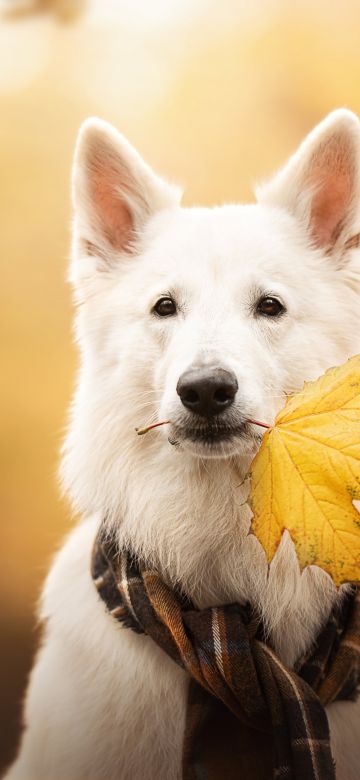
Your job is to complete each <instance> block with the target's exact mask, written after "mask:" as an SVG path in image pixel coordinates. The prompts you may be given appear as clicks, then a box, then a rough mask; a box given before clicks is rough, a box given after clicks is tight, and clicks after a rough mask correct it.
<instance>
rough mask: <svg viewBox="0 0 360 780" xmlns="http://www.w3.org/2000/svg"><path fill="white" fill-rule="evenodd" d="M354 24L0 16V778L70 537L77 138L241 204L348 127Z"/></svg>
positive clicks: (199, 10)
mask: <svg viewBox="0 0 360 780" xmlns="http://www.w3.org/2000/svg"><path fill="white" fill-rule="evenodd" d="M359 26H360V4H359V2H358V0H334V2H332V3H329V2H327V0H253V2H251V3H250V2H248V0H225V2H223V3H219V2H218V0H151V2H148V0H24V1H22V0H2V2H1V0H0V247H1V249H0V257H1V313H0V317H1V339H2V374H1V396H2V397H1V405H0V415H1V429H2V437H1V564H0V602H1V663H0V670H1V680H0V690H1V723H0V741H1V751H0V752H1V755H0V766H1V765H4V764H5V763H6V762H7V761H8V760H9V759H10V758H11V756H12V755H13V753H14V750H15V746H16V741H17V739H18V733H19V713H20V702H21V697H22V695H23V691H24V687H25V681H26V676H27V674H28V670H29V668H30V664H31V657H32V654H33V652H34V648H35V646H36V630H35V620H34V617H33V616H34V611H35V604H36V600H37V598H38V594H39V591H40V585H41V582H42V581H43V578H44V574H45V572H46V570H47V567H48V563H49V560H50V559H51V555H52V554H53V552H54V551H55V550H56V548H57V546H58V544H59V543H60V541H61V539H62V537H63V536H64V534H65V533H66V532H67V531H68V530H69V529H70V527H71V523H72V522H73V520H72V519H71V514H70V510H69V507H67V506H66V504H65V502H62V501H61V500H60V498H59V491H58V487H57V481H56V469H57V461H58V450H59V444H60V441H61V438H62V434H63V430H64V426H65V421H66V409H67V406H68V403H69V399H70V396H71V391H72V386H73V377H74V368H75V365H76V355H75V351H74V349H73V346H72V339H71V302H70V290H69V289H68V288H67V286H66V284H65V281H64V279H65V274H66V265H67V260H68V254H69V243H70V224H71V207H70V196H69V193H70V186H69V181H70V168H71V159H72V151H73V146H74V141H75V137H76V132H77V129H78V126H79V124H80V123H81V121H82V120H83V119H84V118H85V117H87V116H88V115H93V114H96V115H99V116H102V117H104V118H105V119H107V120H109V121H110V122H113V123H114V124H115V125H116V126H117V127H118V128H119V129H120V130H121V131H122V132H123V133H125V134H126V135H127V136H128V138H129V139H130V140H131V142H132V143H133V144H134V145H136V146H137V147H138V148H139V150H140V151H141V153H142V154H143V155H144V157H145V158H146V159H147V160H148V162H150V164H151V165H153V166H154V167H155V169H157V170H158V171H159V172H160V173H163V174H165V175H167V176H168V177H170V179H173V180H175V181H177V182H179V183H182V184H184V185H185V186H186V194H185V201H186V203H187V204H192V203H194V204H196V203H204V204H214V203H219V202H224V201H234V200H244V199H248V198H249V197H251V189H252V184H253V183H254V182H255V181H256V180H257V179H259V178H260V177H262V176H264V175H265V176H267V175H268V174H269V173H270V172H271V171H272V170H273V169H274V168H276V167H277V166H279V165H280V164H281V163H282V162H283V161H284V160H285V159H286V157H287V156H288V154H289V153H290V152H291V151H293V149H294V148H295V147H296V145H297V144H298V142H299V141H300V140H301V139H302V137H303V136H304V135H305V134H306V133H307V132H308V130H309V129H310V128H311V127H312V126H313V125H314V124H315V123H316V122H317V121H319V120H320V119H321V118H322V116H323V115H324V114H326V113H327V112H328V111H329V110H331V109H332V108H335V107H337V106H347V107H349V108H352V109H353V110H354V111H357V112H360V47H359Z"/></svg>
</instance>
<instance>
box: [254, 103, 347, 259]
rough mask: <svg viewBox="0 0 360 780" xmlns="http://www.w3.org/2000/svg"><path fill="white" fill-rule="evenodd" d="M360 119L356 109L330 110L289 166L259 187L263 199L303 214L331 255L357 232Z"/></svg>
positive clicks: (312, 237)
mask: <svg viewBox="0 0 360 780" xmlns="http://www.w3.org/2000/svg"><path fill="white" fill-rule="evenodd" d="M359 162H360V121H359V119H358V117H357V116H356V115H355V114H353V113H352V112H351V111H347V110H346V109H338V110H337V111H333V112H332V113H331V114H329V115H328V116H327V117H326V119H324V120H323V121H322V122H321V123H320V124H319V125H317V127H315V129H314V130H313V131H312V132H311V133H310V134H309V135H308V136H307V138H305V141H303V143H302V144H301V146H300V148H299V149H298V151H297V152H296V153H295V154H294V155H293V157H291V158H290V160H289V162H288V163H287V165H286V166H285V167H284V168H283V169H282V170H280V172H279V173H278V174H276V175H275V177H274V178H273V179H272V180H270V181H269V182H267V183H265V184H264V185H262V186H261V187H259V189H258V191H257V197H258V201H259V203H264V204H267V205H271V206H279V207H281V208H284V209H286V210H287V211H290V212H291V213H292V214H294V215H295V216H296V217H298V218H299V219H300V220H301V222H302V224H303V225H304V227H305V229H306V230H307V232H308V235H309V237H310V240H311V243H312V244H313V245H314V246H315V247H316V248H318V249H320V250H322V251H323V252H325V253H327V254H334V255H337V254H338V253H339V252H342V251H343V249H344V247H345V244H346V242H347V241H348V240H349V239H350V238H351V237H352V236H353V234H354V232H356V225H355V219H356V216H357V214H356V210H357V208H358V203H359V196H360V187H359V177H360V172H359Z"/></svg>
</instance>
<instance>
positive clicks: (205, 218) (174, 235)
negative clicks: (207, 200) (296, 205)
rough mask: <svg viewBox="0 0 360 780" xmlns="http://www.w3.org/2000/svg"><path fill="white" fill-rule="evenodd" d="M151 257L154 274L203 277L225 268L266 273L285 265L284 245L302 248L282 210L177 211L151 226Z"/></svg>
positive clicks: (224, 208)
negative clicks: (170, 272) (173, 272)
mask: <svg viewBox="0 0 360 780" xmlns="http://www.w3.org/2000/svg"><path fill="white" fill-rule="evenodd" d="M149 238H150V244H151V246H152V250H151V251H150V254H153V255H154V256H156V262H157V267H158V270H159V271H161V270H164V272H166V271H169V270H170V268H171V269H172V270H178V271H181V272H182V273H184V274H185V273H187V272H188V271H190V272H191V274H192V276H194V274H196V273H197V272H198V273H199V274H203V273H204V272H205V273H206V272H209V271H211V269H213V270H214V271H216V270H218V269H222V271H224V270H225V269H226V268H229V270H231V271H232V272H235V271H236V269H238V270H239V271H241V273H242V274H247V272H248V271H249V270H251V269H255V268H258V269H259V270H263V271H264V272H269V273H271V272H272V271H273V270H275V269H276V267H278V268H279V267H280V268H281V267H284V265H285V266H288V265H289V247H290V245H291V246H292V249H293V251H294V247H295V251H296V249H299V250H301V249H304V246H301V244H302V237H301V234H300V230H298V228H297V225H296V223H295V221H294V219H293V218H292V217H291V216H290V215H288V214H287V213H286V212H285V211H282V210H280V209H271V208H269V207H263V206H260V205H258V204H254V205H236V206H220V207H216V208H179V209H176V210H174V211H172V212H170V213H166V214H162V215H159V216H158V217H157V218H156V220H154V222H153V224H152V225H151V233H150V236H149Z"/></svg>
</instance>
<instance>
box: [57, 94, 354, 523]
mask: <svg viewBox="0 0 360 780" xmlns="http://www.w3.org/2000/svg"><path fill="white" fill-rule="evenodd" d="M359 148H360V123H359V120H358V119H357V118H356V117H355V116H354V115H353V114H352V113H350V112H349V111H346V110H339V111H335V112H334V113H332V114H330V115H329V117H327V119H325V120H324V121H323V122H322V123H321V124H320V125H319V126H318V127H317V128H316V129H315V130H314V131H313V132H312V133H311V134H310V135H309V136H308V137H307V139H306V140H305V142H304V143H303V144H302V145H301V147H300V149H299V150H298V152H297V153H296V154H295V155H294V156H293V157H292V158H291V159H290V161H289V162H288V164H287V165H286V167H285V168H284V169H283V170H282V171H280V173H278V174H277V175H276V176H275V178H274V179H273V180H271V181H270V182H268V183H266V184H265V185H263V186H262V187H261V188H259V190H258V193H257V195H258V202H257V203H256V204H254V205H245V206H243V205H237V206H233V205H227V206H222V207H219V208H213V209H207V208H182V207H181V206H180V193H179V191H178V190H177V189H176V188H174V187H173V186H170V185H169V184H167V183H165V182H164V181H163V180H162V179H160V178H159V177H158V176H157V175H155V174H154V173H153V171H152V170H151V169H150V168H149V167H148V166H147V165H146V164H145V163H144V162H143V161H142V159H141V158H140V157H139V155H138V154H137V153H136V152H135V151H134V149H133V148H132V147H131V146H130V145H129V144H128V143H127V141H126V140H125V139H124V138H123V137H122V136H121V135H120V134H119V133H117V131H115V130H114V129H113V128H112V127H110V126H109V125H108V124H106V123H104V122H102V121H100V120H97V119H93V120H88V121H86V122H85V124H84V125H83V127H82V129H81V131H80V136H79V140H78V145H77V150H76V156H75V166H74V204H75V224H74V245H73V263H72V270H71V278H72V281H73V283H74V286H75V290H76V297H77V301H78V304H79V314H78V320H77V337H78V340H79V343H80V347H81V351H82V368H81V372H80V383H79V390H78V394H77V399H76V402H75V413H74V420H73V426H72V428H71V431H70V434H69V437H68V442H67V446H66V452H67V453H68V454H67V455H66V456H65V467H64V473H65V481H66V479H67V481H68V483H70V482H71V483H74V473H75V472H78V473H79V479H78V485H77V490H76V493H77V496H78V497H79V496H81V495H85V493H86V495H87V496H89V495H90V493H91V490H90V491H89V474H88V477H87V479H86V478H85V477H84V473H85V471H86V468H87V465H89V464H90V461H91V462H95V460H96V459H97V464H98V470H97V471H96V470H94V469H93V473H91V476H90V482H92V483H94V487H93V491H94V495H95V494H96V495H98V494H97V493H96V491H97V489H98V488H97V487H95V482H97V483H99V484H100V483H101V480H104V479H105V478H106V475H109V474H112V478H113V479H114V475H115V474H116V473H118V474H119V473H120V472H121V470H122V468H123V465H122V463H124V457H125V458H126V457H129V458H131V457H132V455H133V453H134V452H135V451H136V453H137V454H138V457H139V458H141V457H143V456H144V453H145V452H147V454H149V450H148V448H149V447H151V448H152V450H151V451H152V454H153V456H154V457H156V455H155V449H156V452H160V451H161V453H162V457H163V458H168V459H176V458H181V459H188V460H189V459H190V460H191V461H192V463H193V462H194V461H193V459H194V458H195V459H197V458H201V459H203V458H228V457H230V456H231V457H233V456H235V457H238V458H240V459H241V458H243V457H244V456H245V457H246V458H247V459H248V460H249V458H250V459H251V457H252V456H253V454H254V453H255V451H256V448H257V446H258V444H259V436H260V435H261V434H260V431H261V429H260V428H259V427H258V426H256V425H255V424H254V423H251V422H249V420H250V419H259V420H260V421H265V422H266V423H271V422H272V421H273V419H274V416H275V414H276V412H277V410H278V409H279V408H280V407H281V406H282V405H283V404H284V400H285V397H286V394H287V393H290V392H292V391H294V390H296V389H298V388H301V386H302V384H303V382H304V380H309V379H313V378H315V377H316V376H318V375H319V374H321V373H322V372H323V371H324V370H325V369H326V368H328V367H329V366H331V365H334V364H337V363H341V362H343V361H344V360H345V359H346V358H347V357H348V356H350V355H351V354H354V353H355V352H357V351H360V336H359V330H360V329H359V292H360V275H359V263H358V260H357V258H358V254H359V253H358V252H356V250H355V249H354V248H353V247H352V246H351V244H352V242H351V240H350V239H352V237H353V235H354V234H356V232H357V231H358V230H359V229H360V224H359V223H358V222H357V217H358V214H357V210H356V205H357V202H358V198H359ZM162 420H169V421H170V422H169V424H168V425H167V426H164V427H163V428H160V429H159V430H158V431H157V432H156V433H151V434H149V435H148V436H147V437H145V438H146V442H145V439H141V440H139V439H137V437H136V434H135V432H134V428H135V426H142V425H147V424H150V423H152V422H156V421H162ZM150 440H151V442H150ZM80 442H81V443H80ZM100 464H101V465H100ZM99 469H100V470H102V474H101V476H100V474H99ZM90 472H91V469H90ZM66 474H67V475H68V477H66ZM85 483H86V489H85ZM79 484H80V488H79ZM81 484H83V486H84V490H82V489H81ZM78 503H79V504H80V505H82V504H84V503H85V504H86V501H83V502H82V501H81V499H80V500H78ZM96 503H97V501H96V499H95V498H94V501H93V504H94V505H96ZM98 503H101V500H100V499H99V502H98ZM86 508H88V507H86Z"/></svg>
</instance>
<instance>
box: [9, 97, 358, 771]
mask: <svg viewBox="0 0 360 780" xmlns="http://www.w3.org/2000/svg"><path fill="white" fill-rule="evenodd" d="M359 161H360V122H359V120H358V119H357V117H356V116H355V115H353V114H352V113H351V112H349V111H347V110H338V111H335V112H334V113H332V114H330V115H329V116H328V117H327V118H326V119H325V120H324V121H323V122H322V123H321V124H320V125H319V126H318V127H317V128H316V129H315V130H314V131H313V132H312V133H311V134H310V135H309V136H308V137H307V138H306V140H305V141H304V143H303V144H302V145H301V146H300V149H299V150H298V152H297V153H296V154H295V155H294V156H293V157H292V158H291V159H290V161H289V162H288V164H287V165H286V166H285V168H284V169H283V170H282V171H280V173H278V174H277V175H276V176H275V178H274V179H273V180H271V181H270V182H268V183H266V184H265V185H263V186H262V187H260V188H259V190H258V193H257V197H258V202H257V203H256V204H254V205H245V206H243V205H240V206H239V205H235V206H234V205H228V206H222V207H219V208H213V209H208V208H181V207H180V192H179V191H178V190H177V189H176V188H174V187H173V186H170V185H169V184H167V183H165V182H164V181H163V180H162V179H160V178H158V177H157V176H156V175H155V174H154V173H153V172H152V170H151V169H150V168H149V167H148V166H147V165H146V164H145V163H144V162H143V161H142V160H141V158H140V157H139V155H138V154H137V153H136V152H135V151H134V149H133V148H132V147H131V146H130V145H129V144H128V143H127V141H126V140H125V139H124V138H123V137H122V136H121V135H119V134H118V132H117V131H116V130H114V129H113V128H112V127H110V126H109V125H108V124H106V123H105V122H102V121H100V120H98V119H90V120H88V121H86V122H85V124H84V125H83V127H82V128H81V131H80V136H79V140H78V145H77V150H76V157H75V167H74V205H75V225H74V244H73V263H72V266H71V281H72V283H73V285H74V288H75V295H76V302H77V318H76V339H77V342H78V344H79V347H80V351H81V367H80V372H79V378H78V388H77V391H76V395H75V400H74V403H73V407H72V413H71V423H70V427H69V433H68V436H67V439H66V442H65V446H64V453H63V465H62V478H63V483H64V485H65V488H66V491H67V492H68V494H69V495H70V496H71V499H72V502H73V504H74V506H75V508H76V510H78V511H80V512H81V513H82V515H83V518H84V519H83V520H82V522H81V523H80V525H79V526H78V527H77V528H75V530H74V531H73V532H72V534H71V535H70V537H69V539H68V540H67V541H66V543H65V545H64V547H63V548H62V550H61V551H60V553H59V554H58V555H57V557H56V559H55V562H54V565H53V567H52V569H51V572H50V574H49V577H48V579H47V582H46V585H45V589H44V593H43V596H42V601H41V612H40V614H41V619H42V621H43V622H44V640H43V643H42V647H41V649H40V651H39V653H38V657H37V661H36V664H35V668H34V670H33V672H32V675H31V680H30V686H29V691H28V695H27V700H26V712H25V724H26V729H25V732H24V736H23V740H22V746H21V750H20V753H19V757H18V759H17V761H16V762H15V764H14V765H13V766H12V767H11V768H10V770H9V771H8V774H7V775H6V778H7V780H120V779H121V780H155V779H156V780H179V778H180V776H181V754H182V740H183V730H184V721H185V707H186V695H187V686H188V678H187V675H186V673H185V672H184V671H183V670H182V669H181V668H180V667H178V666H177V665H176V664H174V662H173V661H172V660H171V659H170V658H169V657H168V656H166V655H165V653H164V652H163V651H162V650H161V649H160V648H159V647H158V646H157V645H156V644H155V643H154V642H153V640H152V639H151V638H150V637H147V636H144V635H137V634H135V633H134V632H133V631H131V630H129V629H128V628H124V627H121V626H120V625H119V624H118V623H117V622H116V621H115V620H114V619H113V618H112V617H111V616H110V615H109V614H108V613H107V612H106V610H105V609H104V605H103V603H102V602H101V601H100V599H99V596H98V593H97V592H96V589H95V587H94V583H93V581H92V579H91V575H90V558H91V551H92V546H93V543H94V538H95V535H96V532H97V528H98V527H99V524H100V521H102V520H103V519H104V518H107V524H108V528H109V529H111V530H112V531H113V532H114V534H116V536H117V538H118V540H119V541H120V543H121V545H128V546H129V547H131V549H132V550H134V551H135V552H136V553H138V554H139V555H141V556H142V557H145V558H146V560H147V561H149V562H150V563H151V564H154V565H156V566H157V567H158V568H159V569H160V571H161V572H162V574H163V576H164V578H166V580H167V581H168V582H170V583H172V584H175V583H180V584H181V586H182V589H183V590H184V591H185V592H186V593H188V594H189V596H190V597H191V598H192V599H193V601H194V602H195V604H196V605H197V606H199V607H204V606H209V605H216V604H223V603H226V602H234V601H241V602H243V601H245V600H250V602H251V603H252V604H254V605H256V607H257V608H258V609H260V610H261V614H262V616H263V620H264V622H265V624H266V626H267V628H268V631H269V635H270V639H271V643H272V645H273V647H274V648H275V650H276V652H277V653H278V655H279V656H280V658H281V659H282V660H283V661H284V662H285V663H286V664H287V665H288V666H290V667H291V666H292V665H293V664H294V662H295V661H296V659H297V658H298V657H299V655H300V654H301V653H303V652H304V650H306V648H308V647H309V646H310V645H311V643H312V641H313V640H314V637H315V636H316V635H317V633H318V632H319V630H320V628H321V627H322V626H323V624H324V622H325V621H326V619H327V617H328V615H329V612H330V609H331V607H332V605H333V604H334V602H335V601H336V599H337V598H338V593H337V591H336V588H335V586H334V585H333V583H332V581H331V580H330V578H329V577H328V576H327V575H326V574H325V573H324V572H323V571H322V570H320V569H318V568H316V567H309V568H307V569H305V570H304V572H303V573H302V574H301V573H300V571H299V567H298V563H297V559H296V556H295V553H294V548H293V545H292V542H291V540H290V538H289V536H288V535H287V534H286V533H285V534H284V536H283V539H282V543H281V545H280V547H279V549H278V552H277V554H276V557H275V559H274V561H273V563H272V564H271V566H270V572H269V575H268V571H267V564H266V561H265V556H264V552H263V550H262V548H261V546H260V544H259V542H258V541H257V540H256V538H255V537H254V536H253V535H252V534H249V527H250V520H251V513H250V510H249V508H248V506H247V504H246V497H247V492H246V491H247V484H246V482H245V483H244V476H245V475H246V473H247V472H248V468H249V464H250V462H251V460H252V459H253V457H254V454H255V452H256V449H257V447H258V446H259V430H260V429H259V428H256V427H255V426H250V427H249V425H248V426H244V420H245V419H246V418H248V417H251V418H258V419H260V420H264V421H266V422H268V423H271V422H272V421H273V419H274V416H275V414H276V412H277V411H278V410H279V408H280V407H282V406H283V404H284V402H285V397H286V394H287V393H289V392H291V391H294V390H296V389H299V388H301V387H302V385H303V382H304V380H311V379H314V378H316V377H317V376H318V375H320V374H322V373H323V372H324V370H325V369H327V368H328V367H329V366H333V365H336V364H340V363H343V362H344V361H345V360H346V359H347V358H348V357H349V356H351V355H353V354H356V353H359V352H360V327H359V324H360V257H359V255H360V253H359V250H357V249H356V248H351V246H349V244H350V242H349V239H350V238H351V237H352V236H354V235H355V234H357V232H359V230H360V214H359V213H358V204H359V189H360V170H359ZM347 242H348V243H347ZM160 420H161V421H162V420H170V423H169V424H168V425H167V426H163V427H162V428H160V429H158V430H157V431H152V432H151V433H148V434H147V435H146V436H143V437H138V436H137V435H136V434H135V431H134V429H135V427H136V426H139V425H140V426H141V425H145V424H149V423H151V422H154V421H160ZM327 714H328V718H329V723H330V730H331V739H332V750H333V755H334V757H335V760H336V768H337V778H339V780H357V778H358V777H359V771H360V770H359V742H360V702H358V703H353V702H347V701H345V702H336V703H334V704H332V705H330V706H329V707H328V710H327ZM259 780H261V779H260V778H259ZM304 780H305V779H304Z"/></svg>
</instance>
